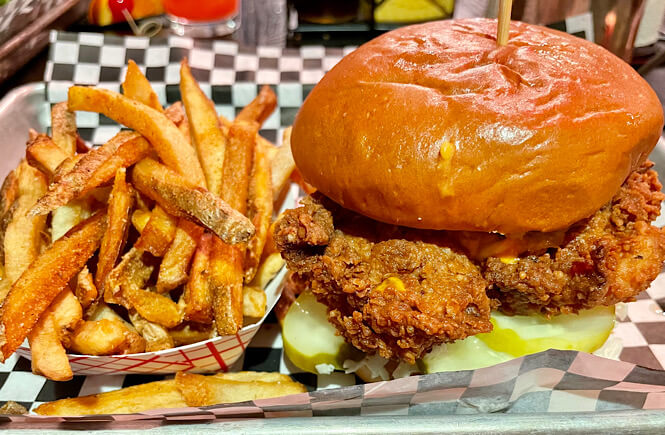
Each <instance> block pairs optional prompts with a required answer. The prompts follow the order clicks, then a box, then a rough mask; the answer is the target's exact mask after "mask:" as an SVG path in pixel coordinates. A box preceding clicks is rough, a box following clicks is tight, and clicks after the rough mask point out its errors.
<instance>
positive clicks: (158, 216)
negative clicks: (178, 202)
mask: <svg viewBox="0 0 665 435" xmlns="http://www.w3.org/2000/svg"><path fill="white" fill-rule="evenodd" d="M177 223H178V222H177V220H176V218H174V217H172V216H170V215H169V214H168V213H166V212H165V211H164V209H163V208H161V207H160V206H158V205H156V206H155V208H153V209H152V213H151V214H150V220H149V221H148V223H147V224H146V226H145V227H144V228H143V231H141V237H139V239H138V241H137V242H136V243H135V244H134V246H135V247H136V248H138V249H142V250H144V251H147V252H149V253H151V254H152V255H154V256H155V257H163V256H164V254H165V253H166V250H167V249H168V248H169V246H170V245H171V243H172V242H173V238H174V237H175V233H176V226H177Z"/></svg>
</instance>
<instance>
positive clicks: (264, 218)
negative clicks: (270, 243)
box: [244, 147, 273, 282]
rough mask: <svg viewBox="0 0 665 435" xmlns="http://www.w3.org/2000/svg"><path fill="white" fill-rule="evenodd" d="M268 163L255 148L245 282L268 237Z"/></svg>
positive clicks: (261, 152)
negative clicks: (251, 230) (250, 226)
mask: <svg viewBox="0 0 665 435" xmlns="http://www.w3.org/2000/svg"><path fill="white" fill-rule="evenodd" d="M270 183H271V178H270V162H269V161H268V157H267V156H266V155H265V153H264V152H263V151H262V150H261V149H259V147H255V149H254V165H253V167H252V175H251V180H250V182H249V200H248V207H247V217H248V218H249V219H251V221H252V224H253V225H254V228H255V229H256V232H255V233H254V235H253V236H252V238H251V239H249V243H248V244H247V251H246V253H245V265H244V268H245V282H251V281H252V279H254V275H256V271H257V269H258V267H259V262H260V261H261V255H262V253H263V247H264V246H265V243H266V238H267V237H268V230H269V229H270V221H271V220H272V203H273V197H272V187H271V185H270Z"/></svg>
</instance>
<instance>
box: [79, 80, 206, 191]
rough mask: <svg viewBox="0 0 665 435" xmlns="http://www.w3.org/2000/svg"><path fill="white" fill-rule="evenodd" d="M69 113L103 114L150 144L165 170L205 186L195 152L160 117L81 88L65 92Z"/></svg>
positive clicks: (139, 106)
mask: <svg viewBox="0 0 665 435" xmlns="http://www.w3.org/2000/svg"><path fill="white" fill-rule="evenodd" d="M69 110H88V111H93V112H99V113H103V114H104V115H106V116H108V117H109V118H111V119H113V120H115V121H117V122H119V123H120V124H123V125H126V126H127V127H129V128H131V129H133V130H136V131H137V132H138V133H140V134H142V135H143V136H145V137H146V138H147V139H148V141H150V144H151V145H152V146H153V147H154V148H155V150H156V151H157V154H158V155H159V158H160V159H161V160H162V161H163V162H164V163H165V164H166V165H167V166H168V167H170V168H173V169H174V170H175V171H176V172H178V173H179V174H181V175H183V176H185V177H187V179H188V180H190V181H191V182H192V183H194V184H195V185H197V186H205V177H204V175H203V170H202V169H201V165H200V164H199V161H198V159H197V158H196V152H195V151H194V150H193V149H192V147H191V146H189V144H188V143H187V140H186V139H185V138H184V137H183V136H182V133H180V130H178V128H177V127H176V126H175V125H174V124H173V123H172V122H171V121H169V120H168V119H167V118H166V116H165V115H164V114H163V113H161V112H159V111H157V110H155V109H151V108H150V107H148V106H146V105H145V104H141V103H139V102H136V101H134V100H131V99H129V98H127V97H123V96H122V95H120V94H118V93H116V92H112V91H108V90H106V89H101V88H86V87H82V86H72V87H71V88H69Z"/></svg>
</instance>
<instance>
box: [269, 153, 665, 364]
mask: <svg viewBox="0 0 665 435" xmlns="http://www.w3.org/2000/svg"><path fill="white" fill-rule="evenodd" d="M652 165H653V164H652V163H650V162H647V163H645V164H643V165H642V167H640V168H639V169H638V170H636V171H634V172H633V173H632V174H631V175H630V176H629V177H628V179H627V180H626V182H625V183H624V184H623V186H622V187H621V189H620V190H619V192H618V193H617V194H616V195H615V197H614V198H613V199H612V201H611V202H610V203H609V204H607V205H606V206H605V207H603V208H601V209H600V210H599V211H598V212H597V213H596V214H594V215H593V216H592V217H591V218H589V219H588V220H585V221H583V222H580V223H578V224H575V225H573V226H572V227H571V229H569V230H568V231H567V232H565V234H564V236H563V244H562V245H561V246H543V247H542V248H541V249H540V250H539V251H540V252H538V251H527V252H522V253H521V254H520V256H519V257H518V258H516V259H515V261H505V259H504V258H500V257H489V258H486V259H478V258H475V257H473V256H471V255H469V252H465V248H464V244H463V243H460V238H461V235H460V234H459V233H457V232H452V231H426V230H416V229H410V228H404V227H399V226H394V225H388V224H383V223H379V222H376V221H373V220H371V219H369V218H366V217H363V216H361V215H358V214H355V213H353V212H350V211H348V210H346V209H343V208H342V207H340V206H338V205H337V204H335V203H334V202H332V201H330V200H328V199H327V198H325V197H324V196H323V195H317V194H315V195H314V196H312V197H307V198H306V199H304V200H303V206H302V207H299V208H297V209H294V210H289V211H287V212H286V213H285V215H284V216H283V218H282V219H281V220H280V221H279V222H278V224H277V226H276V228H275V241H276V243H277V245H278V247H279V249H280V250H281V251H282V255H283V256H284V258H285V260H286V261H287V264H288V267H289V269H290V270H292V271H294V272H295V275H296V279H298V280H301V281H302V283H303V284H305V285H309V286H310V287H311V289H312V292H313V293H314V294H315V295H316V297H317V299H318V300H319V301H320V302H322V303H324V304H325V305H326V306H327V307H328V319H329V321H330V322H331V323H332V324H333V325H334V326H335V327H336V328H337V330H338V332H339V333H340V334H341V335H342V336H343V337H344V338H345V339H346V340H347V341H349V342H350V343H352V344H353V345H354V346H355V347H356V348H358V349H360V350H362V351H364V352H367V353H369V354H375V353H378V354H379V355H381V356H382V357H385V358H390V359H401V360H404V361H407V362H410V363H413V362H414V361H415V359H417V358H420V357H422V356H423V355H424V354H425V353H427V352H428V351H429V350H431V348H432V347H433V346H434V345H435V344H438V343H445V342H452V341H455V340H460V339H463V338H465V337H467V336H471V335H475V334H478V333H482V332H489V331H490V330H491V323H490V322H489V313H490V305H492V306H493V307H496V308H498V309H500V310H501V311H503V312H505V313H508V314H530V313H534V312H538V313H543V314H546V315H550V314H558V313H569V312H577V311H578V310H580V309H585V308H593V307H594V306H597V305H612V304H615V303H617V302H621V301H628V300H631V299H632V298H634V296H635V295H636V294H637V293H639V292H640V291H642V290H644V289H645V288H646V287H648V285H649V283H650V282H651V281H652V280H653V279H654V278H655V276H656V275H657V274H658V273H659V271H660V269H661V267H662V263H663V261H664V260H665V234H664V233H663V231H661V230H660V229H658V228H656V227H653V226H651V225H650V222H651V221H652V220H654V219H655V218H656V217H657V216H658V214H659V212H660V202H661V201H662V200H663V198H664V197H665V195H663V194H662V193H661V192H660V187H661V186H660V183H659V182H658V179H657V175H656V173H655V172H654V171H652V170H651V169H650V168H651V166H652ZM545 239H548V238H547V237H545ZM551 239H552V240H555V239H557V237H552V238H551ZM470 257H471V258H474V260H473V261H472V260H470V259H469V258H470Z"/></svg>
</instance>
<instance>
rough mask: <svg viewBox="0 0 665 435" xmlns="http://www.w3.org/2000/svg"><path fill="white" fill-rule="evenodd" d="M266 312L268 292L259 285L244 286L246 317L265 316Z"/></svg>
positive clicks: (244, 310)
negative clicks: (258, 286)
mask: <svg viewBox="0 0 665 435" xmlns="http://www.w3.org/2000/svg"><path fill="white" fill-rule="evenodd" d="M265 313H266V292H264V291H263V290H262V289H260V288H257V287H250V286H245V287H243V289H242V315H243V316H245V317H263V315H264V314H265Z"/></svg>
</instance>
